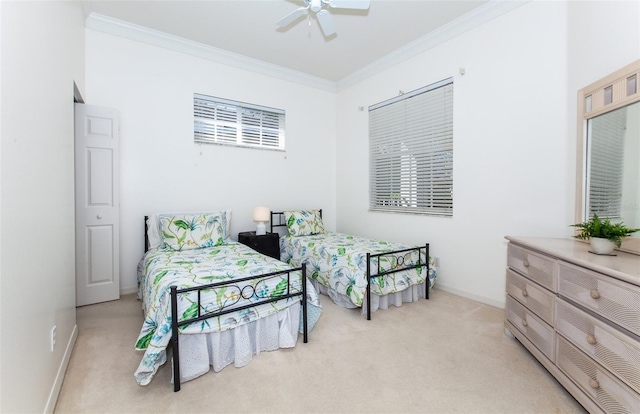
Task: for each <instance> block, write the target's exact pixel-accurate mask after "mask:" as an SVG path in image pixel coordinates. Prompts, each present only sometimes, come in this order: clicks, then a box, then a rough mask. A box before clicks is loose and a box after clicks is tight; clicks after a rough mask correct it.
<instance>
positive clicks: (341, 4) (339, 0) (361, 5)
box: [329, 0, 371, 10]
mask: <svg viewBox="0 0 640 414" xmlns="http://www.w3.org/2000/svg"><path fill="white" fill-rule="evenodd" d="M369 3H371V2H370V0H329V6H331V7H333V8H335V9H357V10H366V9H368V8H369Z"/></svg>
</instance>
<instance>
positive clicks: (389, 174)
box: [369, 78, 453, 216]
mask: <svg viewBox="0 0 640 414" xmlns="http://www.w3.org/2000/svg"><path fill="white" fill-rule="evenodd" d="M369 169H370V171H369V187H370V200H369V208H370V209H371V210H374V211H388V212H405V213H417V214H432V215H442V216H452V215H453V79H452V78H449V79H445V80H443V81H440V82H437V83H434V84H432V85H429V86H425V87H424V88H420V89H417V90H415V91H412V92H409V93H406V94H404V95H400V96H398V97H395V98H393V99H389V100H387V101H384V102H380V103H378V104H376V105H372V106H370V107H369Z"/></svg>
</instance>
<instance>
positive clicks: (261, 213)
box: [253, 206, 271, 221]
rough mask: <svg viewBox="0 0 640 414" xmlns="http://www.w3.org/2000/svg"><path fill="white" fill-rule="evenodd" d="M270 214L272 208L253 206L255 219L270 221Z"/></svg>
mask: <svg viewBox="0 0 640 414" xmlns="http://www.w3.org/2000/svg"><path fill="white" fill-rule="evenodd" d="M270 214H271V210H269V207H262V206H258V207H254V208H253V220H254V221H269V215H270Z"/></svg>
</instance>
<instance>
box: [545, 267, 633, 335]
mask: <svg viewBox="0 0 640 414" xmlns="http://www.w3.org/2000/svg"><path fill="white" fill-rule="evenodd" d="M558 278H559V281H558V291H559V293H560V294H561V295H562V296H565V297H567V298H570V299H571V300H573V301H575V302H576V303H578V304H580V305H582V306H584V307H586V308H588V309H591V310H593V311H594V312H596V313H598V314H599V315H601V316H603V317H604V318H606V319H609V320H611V321H612V322H613V323H615V324H618V325H620V326H622V327H623V328H625V329H628V330H629V331H631V332H633V333H635V334H636V335H640V317H639V315H640V288H638V287H637V286H633V285H630V284H628V283H625V282H622V281H620V280H617V279H613V278H610V277H605V276H602V275H600V274H599V273H596V272H593V271H591V270H587V269H584V268H581V267H577V266H573V265H571V264H569V263H564V262H560V263H559V265H558Z"/></svg>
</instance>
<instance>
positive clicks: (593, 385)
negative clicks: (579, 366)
mask: <svg viewBox="0 0 640 414" xmlns="http://www.w3.org/2000/svg"><path fill="white" fill-rule="evenodd" d="M589 386H590V387H591V388H593V389H594V390H597V389H598V388H600V383H599V382H598V381H597V380H594V379H592V378H589Z"/></svg>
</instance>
